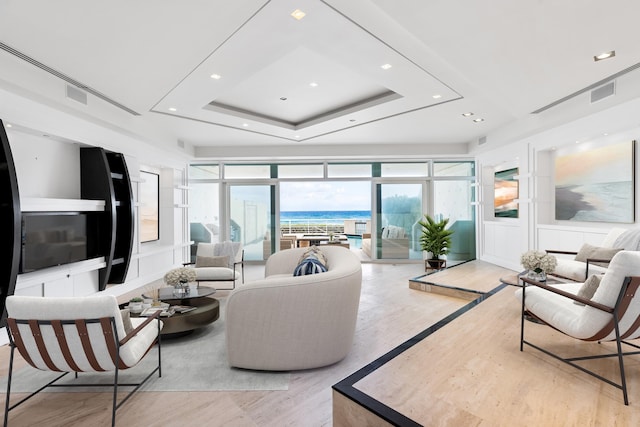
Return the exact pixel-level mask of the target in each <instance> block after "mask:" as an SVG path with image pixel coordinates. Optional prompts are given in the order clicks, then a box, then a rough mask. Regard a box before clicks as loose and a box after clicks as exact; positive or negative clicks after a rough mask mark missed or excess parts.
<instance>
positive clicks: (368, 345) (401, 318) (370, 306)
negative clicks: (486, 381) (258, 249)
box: [0, 264, 497, 427]
mask: <svg viewBox="0 0 640 427" xmlns="http://www.w3.org/2000/svg"><path fill="white" fill-rule="evenodd" d="M263 271H264V269H263V267H262V266H248V267H247V269H246V280H247V281H250V280H252V279H254V278H259V277H261V276H262V275H263ZM420 274H423V266H422V265H419V264H396V265H391V264H363V288H362V297H361V302H360V311H359V316H358V323H357V331H356V336H355V341H354V345H353V350H352V351H351V352H350V354H349V355H348V356H347V357H346V358H345V359H344V360H343V361H341V362H339V363H337V364H335V365H333V366H329V367H326V368H320V369H314V370H308V371H300V372H293V373H292V376H291V381H290V384H289V389H288V390H287V391H269V392H263V391H260V392H258V391H254V392H163V393H157V392H139V393H137V394H136V395H135V396H134V397H132V398H131V399H130V400H129V401H128V402H127V403H125V404H124V405H123V406H122V407H121V409H120V410H118V416H117V423H118V425H121V426H201V425H206V426H328V425H331V424H332V392H331V386H332V385H334V384H335V383H337V382H338V381H340V380H342V379H343V378H345V377H346V376H348V375H350V374H351V373H353V372H354V371H356V370H358V369H360V368H361V367H362V366H365V365H366V364H368V363H369V362H371V361H373V360H375V359H376V358H378V357H379V356H381V355H383V354H385V353H386V352H387V351H389V350H391V349H392V348H394V347H396V346H397V345H399V344H401V343H403V342H404V341H406V340H407V339H409V338H411V337H412V336H414V335H415V334H417V333H418V332H420V331H422V330H424V329H425V328H427V327H428V326H430V325H431V324H433V323H435V322H436V321H438V320H440V319H441V318H443V317H445V316H446V315H448V314H449V313H451V312H453V311H455V310H456V309H457V308H459V307H461V306H463V305H464V304H465V303H466V301H463V300H459V299H456V298H451V297H446V296H440V295H431V294H428V293H425V292H420V291H416V290H412V289H409V287H408V279H409V278H411V277H415V276H417V275H420ZM477 279H478V280H479V281H480V282H481V281H482V278H481V277H477ZM491 280H493V281H494V283H495V279H491ZM496 284H497V283H496ZM226 294H228V292H224V291H221V292H219V293H218V294H217V296H218V297H220V298H224V296H225V295H226ZM8 354H9V351H8V346H3V347H0V375H6V374H7V368H8ZM202 357H207V355H202ZM203 375H206V372H203ZM16 396H18V395H16ZM1 397H2V402H4V393H2V394H1ZM110 403H111V395H110V394H109V393H40V394H39V395H38V396H36V397H34V398H33V399H31V400H30V401H29V402H27V403H24V404H23V405H22V406H20V407H18V408H16V409H14V410H13V411H11V413H10V418H9V425H10V426H33V425H46V426H51V427H53V426H103V425H108V424H109V422H110V409H109V408H110Z"/></svg>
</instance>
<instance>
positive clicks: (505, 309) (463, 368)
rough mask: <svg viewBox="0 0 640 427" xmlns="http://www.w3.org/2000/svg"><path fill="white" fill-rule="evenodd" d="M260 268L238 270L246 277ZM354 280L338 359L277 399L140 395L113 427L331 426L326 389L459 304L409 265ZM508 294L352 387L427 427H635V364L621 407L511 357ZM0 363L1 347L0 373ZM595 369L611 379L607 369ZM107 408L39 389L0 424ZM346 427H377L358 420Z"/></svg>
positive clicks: (572, 374) (472, 270)
mask: <svg viewBox="0 0 640 427" xmlns="http://www.w3.org/2000/svg"><path fill="white" fill-rule="evenodd" d="M262 272H263V269H262V267H260V266H250V267H248V269H247V280H252V279H253V278H258V277H261V275H262ZM363 273H364V275H363V290H362V298H361V304H360V312H359V317H358V324H357V331H356V337H355V342H354V346H353V350H352V351H351V353H350V354H349V355H348V356H347V358H346V359H344V360H343V361H341V362H340V363H338V364H336V365H333V366H329V367H326V368H321V369H314V370H309V371H300V372H293V373H292V376H291V381H290V384H289V389H288V390H286V391H270V392H264V391H255V392H163V393H157V392H153V393H152V392H140V393H137V394H136V395H135V396H134V397H133V398H132V399H131V400H130V401H129V402H127V403H126V404H125V405H124V406H123V407H122V408H121V409H120V410H119V411H118V418H117V422H118V425H121V426H203V425H206V426H313V427H315V426H329V425H332V412H333V411H332V390H331V386H332V385H334V384H336V383H337V382H339V381H340V380H342V379H343V378H345V377H347V376H348V375H350V374H352V373H353V372H355V371H357V370H358V369H360V368H362V367H363V366H365V365H367V364H368V363H370V362H372V361H374V360H375V359H377V358H378V357H380V356H382V355H383V354H385V353H386V352H388V351H389V350H391V349H393V348H395V347H396V346H398V345H399V344H401V343H403V342H405V341H406V340H407V339H409V338H411V337H413V336H414V335H416V334H417V333H419V332H421V331H423V330H424V329H426V328H427V327H429V326H431V325H433V324H434V323H436V322H437V321H439V320H440V319H442V318H444V317H445V316H446V315H448V314H450V313H452V312H453V311H455V310H457V309H458V308H460V307H462V306H464V305H466V304H467V303H468V301H465V300H462V299H457V298H452V297H448V296H443V295H438V294H429V293H426V292H421V291H418V290H413V289H409V286H408V279H409V278H412V277H415V276H418V275H420V274H423V272H422V266H421V265H418V264H397V265H391V264H363ZM507 273H512V272H510V271H508V270H504V269H501V268H498V267H496V266H493V265H491V264H487V263H483V262H479V261H474V262H471V263H467V264H463V265H461V266H458V267H455V268H452V269H449V270H446V271H444V272H441V273H436V275H432V276H430V280H433V281H436V282H437V283H446V284H449V285H455V286H460V287H467V288H470V289H477V290H481V291H488V290H490V289H493V288H495V287H496V286H498V284H499V283H498V278H499V277H501V276H503V275H505V274H507ZM513 289H514V288H512V287H507V288H505V289H504V290H502V291H499V292H498V293H497V294H496V295H494V296H492V297H490V298H488V299H487V300H486V301H485V302H483V303H481V304H479V305H478V306H477V307H475V308H473V309H471V310H469V311H468V312H467V313H465V314H464V315H462V316H461V317H459V318H458V319H456V320H455V321H453V322H451V323H450V324H448V325H447V326H445V327H444V328H442V329H440V330H439V331H437V332H436V333H434V334H432V335H430V336H429V337H428V338H426V339H425V340H423V341H421V342H420V343H419V344H417V345H415V346H414V347H412V348H411V349H409V350H407V351H405V352H404V353H402V354H401V355H399V356H398V357H396V358H395V359H393V360H392V361H391V362H389V363H387V364H385V365H383V366H382V367H380V368H379V369H377V370H375V371H374V372H373V373H372V374H370V375H368V376H367V377H365V378H364V379H362V380H360V381H359V382H358V383H356V384H355V387H356V388H358V389H359V390H361V391H363V392H365V393H367V394H369V395H370V396H372V397H374V398H375V399H377V400H379V401H381V402H383V403H384V404H386V405H388V406H389V407H392V408H394V409H396V410H398V411H400V412H403V413H405V414H406V415H408V416H409V417H410V418H411V419H413V420H415V421H417V422H419V423H420V424H423V425H428V426H456V427H457V426H483V427H484V426H502V425H504V426H636V425H640V409H639V408H640V375H639V374H638V372H639V369H640V358H633V357H631V358H628V362H627V364H626V367H627V372H628V379H629V394H630V401H631V404H630V406H628V407H625V406H624V405H623V404H622V398H621V395H620V392H619V391H618V390H616V389H614V388H613V387H611V386H609V385H606V384H604V383H601V382H599V381H597V380H595V379H593V378H591V377H589V376H587V375H586V374H583V373H580V372H578V371H577V370H574V369H573V368H570V367H566V366H564V365H560V363H559V362H556V361H554V360H553V359H551V358H550V357H548V356H545V355H543V354H541V353H539V352H537V351H536V350H534V349H531V348H525V351H524V352H523V353H521V352H520V351H519V349H518V334H519V323H518V322H519V320H518V319H519V317H518V316H519V305H518V304H517V302H516V300H515V299H514V297H513ZM226 294H227V293H225V292H220V293H219V295H218V296H219V297H222V298H224V296H225V295H226ZM527 334H528V335H527V336H528V337H529V338H531V339H532V340H536V341H538V340H547V341H548V342H550V343H551V344H552V345H557V346H560V347H562V348H563V349H565V350H568V351H575V349H576V348H577V347H576V344H574V343H571V342H570V341H569V342H568V341H566V339H565V338H563V337H562V336H560V334H557V333H555V332H553V331H550V330H549V328H546V327H544V326H540V325H534V324H527ZM587 345H589V346H591V347H594V346H598V344H587ZM203 357H206V355H203ZM7 365H8V347H6V346H4V347H1V348H0V375H6V370H7ZM603 370H604V371H606V372H607V373H608V374H611V373H615V369H611V368H610V367H608V366H603ZM203 374H206V373H203ZM1 397H2V398H4V395H3V394H2V395H1ZM110 403H111V395H110V394H109V393H41V394H40V395H39V396H36V397H35V398H33V399H32V400H31V401H29V402H27V403H25V404H24V405H23V406H22V407H20V408H18V409H15V410H14V411H12V412H11V416H10V423H9V425H10V426H34V425H46V426H104V425H108V424H109V422H110V409H109V408H110ZM351 409H354V408H351ZM356 409H357V408H356ZM354 419H355V418H354ZM367 420H368V423H367ZM348 425H357V426H360V425H384V423H381V422H380V421H379V420H377V419H376V418H375V417H373V418H368V419H367V418H366V417H362V418H359V421H351V422H349V423H348Z"/></svg>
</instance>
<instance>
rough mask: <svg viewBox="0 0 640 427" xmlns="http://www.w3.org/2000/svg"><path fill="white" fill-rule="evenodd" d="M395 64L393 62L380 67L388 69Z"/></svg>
mask: <svg viewBox="0 0 640 427" xmlns="http://www.w3.org/2000/svg"><path fill="white" fill-rule="evenodd" d="M392 66H393V65H391V64H383V65H381V66H380V68H382V69H383V70H388V69H389V68H391V67H392Z"/></svg>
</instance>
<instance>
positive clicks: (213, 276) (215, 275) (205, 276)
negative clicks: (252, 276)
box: [195, 267, 240, 281]
mask: <svg viewBox="0 0 640 427" xmlns="http://www.w3.org/2000/svg"><path fill="white" fill-rule="evenodd" d="M195 270H196V280H202V281H206V280H211V281H216V280H217V281H222V280H234V279H238V278H239V277H240V273H238V272H237V271H236V270H233V269H231V268H227V267H200V268H196V269H195Z"/></svg>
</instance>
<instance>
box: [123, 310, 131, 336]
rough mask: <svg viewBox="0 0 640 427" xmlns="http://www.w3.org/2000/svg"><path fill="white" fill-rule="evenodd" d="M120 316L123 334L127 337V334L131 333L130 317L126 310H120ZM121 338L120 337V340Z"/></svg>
mask: <svg viewBox="0 0 640 427" xmlns="http://www.w3.org/2000/svg"><path fill="white" fill-rule="evenodd" d="M120 316H122V324H123V325H124V333H125V334H127V335H129V332H131V331H133V325H132V324H131V315H130V313H129V310H128V309H126V308H125V309H122V310H120ZM122 338H123V337H120V339H122Z"/></svg>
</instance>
